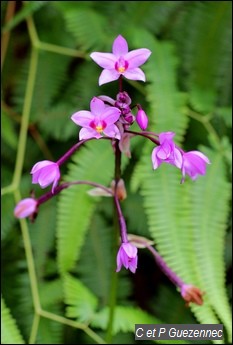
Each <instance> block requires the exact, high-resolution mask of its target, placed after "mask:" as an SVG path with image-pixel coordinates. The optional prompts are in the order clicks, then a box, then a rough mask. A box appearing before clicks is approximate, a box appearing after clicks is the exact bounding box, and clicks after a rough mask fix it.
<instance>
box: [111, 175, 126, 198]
mask: <svg viewBox="0 0 233 345" xmlns="http://www.w3.org/2000/svg"><path fill="white" fill-rule="evenodd" d="M115 186H116V182H115V180H113V181H112V183H111V188H112V191H113V193H116V195H117V198H118V199H119V200H121V201H122V200H124V199H126V197H127V192H126V189H125V183H124V181H123V180H122V179H120V180H119V181H118V183H117V187H116V191H115Z"/></svg>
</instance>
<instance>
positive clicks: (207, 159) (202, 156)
mask: <svg viewBox="0 0 233 345" xmlns="http://www.w3.org/2000/svg"><path fill="white" fill-rule="evenodd" d="M187 154H193V155H197V156H199V157H200V158H201V159H203V160H204V161H205V162H206V163H207V164H210V161H209V158H208V157H206V156H205V155H204V154H203V153H202V152H200V151H189V152H187Z"/></svg>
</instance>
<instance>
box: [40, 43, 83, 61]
mask: <svg viewBox="0 0 233 345" xmlns="http://www.w3.org/2000/svg"><path fill="white" fill-rule="evenodd" d="M37 47H38V48H39V49H42V50H46V51H48V52H51V53H57V54H62V55H68V56H76V57H80V58H85V57H86V54H85V53H84V52H82V51H80V50H76V49H72V48H68V47H61V46H58V45H55V44H51V43H45V42H39V43H38V44H37Z"/></svg>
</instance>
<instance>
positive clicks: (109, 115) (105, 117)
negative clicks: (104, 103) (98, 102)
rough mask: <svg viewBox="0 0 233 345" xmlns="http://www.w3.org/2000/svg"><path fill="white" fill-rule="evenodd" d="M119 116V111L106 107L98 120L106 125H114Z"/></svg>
mask: <svg viewBox="0 0 233 345" xmlns="http://www.w3.org/2000/svg"><path fill="white" fill-rule="evenodd" d="M120 115H121V111H120V109H118V108H116V107H107V108H105V110H104V112H103V113H102V114H101V115H100V119H101V120H102V121H105V122H106V123H107V124H108V125H112V124H113V123H115V122H116V121H117V120H118V119H119V117H120Z"/></svg>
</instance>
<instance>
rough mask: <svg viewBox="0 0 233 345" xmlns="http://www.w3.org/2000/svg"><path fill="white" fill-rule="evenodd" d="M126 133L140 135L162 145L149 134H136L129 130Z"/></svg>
mask: <svg viewBox="0 0 233 345" xmlns="http://www.w3.org/2000/svg"><path fill="white" fill-rule="evenodd" d="M125 132H126V133H131V134H134V135H140V136H142V137H144V138H147V139H149V140H151V141H152V142H153V143H154V144H156V145H160V142H159V140H157V139H154V138H152V137H151V136H150V135H148V134H147V133H149V132H135V131H129V130H125ZM154 135H156V134H154Z"/></svg>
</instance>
